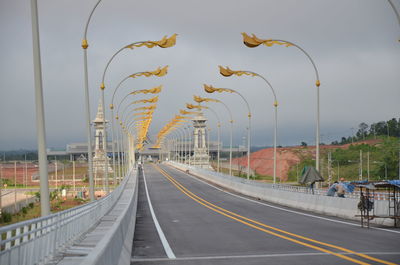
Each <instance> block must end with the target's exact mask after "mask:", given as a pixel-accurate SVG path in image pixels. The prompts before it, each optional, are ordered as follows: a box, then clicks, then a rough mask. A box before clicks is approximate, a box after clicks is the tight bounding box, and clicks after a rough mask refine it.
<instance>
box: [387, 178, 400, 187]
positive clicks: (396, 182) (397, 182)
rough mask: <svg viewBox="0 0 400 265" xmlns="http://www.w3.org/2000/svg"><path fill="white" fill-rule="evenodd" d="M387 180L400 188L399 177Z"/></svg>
mask: <svg viewBox="0 0 400 265" xmlns="http://www.w3.org/2000/svg"><path fill="white" fill-rule="evenodd" d="M387 182H388V183H389V184H392V185H395V186H397V187H399V188H400V180H398V179H396V180H388V181H387Z"/></svg>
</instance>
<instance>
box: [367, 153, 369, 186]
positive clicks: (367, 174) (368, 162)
mask: <svg viewBox="0 0 400 265" xmlns="http://www.w3.org/2000/svg"><path fill="white" fill-rule="evenodd" d="M367 175H368V181H369V151H368V153H367Z"/></svg>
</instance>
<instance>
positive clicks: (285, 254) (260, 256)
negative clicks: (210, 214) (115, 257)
mask: <svg viewBox="0 0 400 265" xmlns="http://www.w3.org/2000/svg"><path fill="white" fill-rule="evenodd" d="M338 254H341V255H347V256H352V255H356V254H354V253H348V252H338ZM358 254H364V255H400V252H358ZM328 255H331V254H329V253H322V252H305V253H277V254H261V255H237V256H235V255H234V256H205V257H181V258H176V260H177V261H178V260H183V261H190V260H218V259H249V258H273V257H278V258H279V257H301V256H328ZM167 260H168V259H165V258H148V259H146V258H131V262H146V261H149V262H150V261H151V262H155V261H167Z"/></svg>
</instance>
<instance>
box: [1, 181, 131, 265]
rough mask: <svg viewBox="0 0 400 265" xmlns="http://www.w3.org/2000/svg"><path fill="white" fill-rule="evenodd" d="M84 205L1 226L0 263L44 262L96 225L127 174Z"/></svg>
mask: <svg viewBox="0 0 400 265" xmlns="http://www.w3.org/2000/svg"><path fill="white" fill-rule="evenodd" d="M132 175H133V174H128V175H127V177H125V178H124V180H123V181H122V182H121V184H120V185H119V186H118V187H117V188H116V189H115V190H114V191H113V192H111V193H110V194H109V195H107V196H106V197H104V198H102V199H99V200H97V201H94V202H91V203H87V204H85V205H82V206H79V207H75V208H72V209H68V210H65V211H62V212H58V213H54V214H51V215H49V216H45V217H41V218H36V219H32V220H28V221H24V222H20V223H16V224H12V225H9V226H5V227H2V228H0V264H1V265H6V264H9V265H14V264H21V265H24V264H39V263H45V262H46V261H47V260H49V259H50V258H51V257H52V256H53V255H55V254H56V253H57V252H58V251H60V250H62V249H63V248H65V247H67V246H68V245H69V244H71V243H72V242H73V241H74V240H76V239H77V238H78V237H79V236H81V235H82V234H83V233H85V232H86V231H88V230H89V229H90V228H91V227H92V226H93V225H95V224H96V223H97V222H98V221H99V220H100V218H101V217H103V216H104V215H105V214H106V213H107V212H108V211H109V210H110V209H111V208H112V207H113V206H114V204H115V203H116V202H117V200H118V198H119V197H120V196H121V193H122V191H123V189H124V187H125V185H126V183H127V181H128V179H129V178H130V177H132Z"/></svg>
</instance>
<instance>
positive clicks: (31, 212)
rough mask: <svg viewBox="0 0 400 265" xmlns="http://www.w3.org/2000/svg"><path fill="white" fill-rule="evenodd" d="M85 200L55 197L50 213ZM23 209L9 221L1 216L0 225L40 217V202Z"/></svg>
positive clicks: (71, 206)
mask: <svg viewBox="0 0 400 265" xmlns="http://www.w3.org/2000/svg"><path fill="white" fill-rule="evenodd" d="M86 202H87V201H86V200H82V199H75V198H68V199H67V200H65V201H64V200H62V199H55V200H52V201H51V202H50V210H51V212H52V213H56V212H60V211H64V210H67V209H70V208H73V207H76V206H78V205H81V204H84V203H86ZM24 208H25V210H21V211H20V212H18V213H16V214H12V215H11V221H10V222H4V221H3V218H0V226H6V225H10V224H14V223H18V222H22V221H26V220H30V219H34V218H38V217H40V211H41V208H40V203H39V202H37V203H33V207H32V208H31V207H24Z"/></svg>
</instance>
